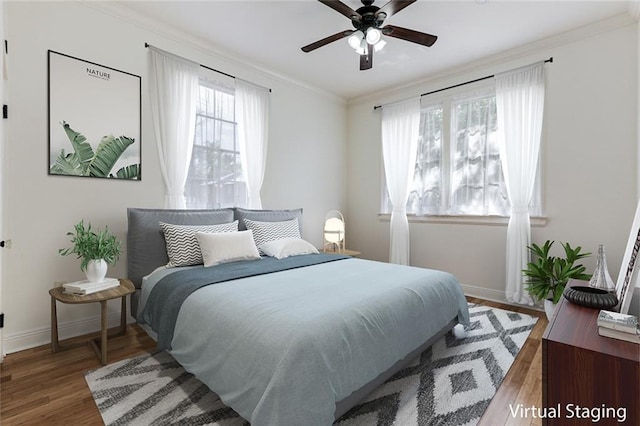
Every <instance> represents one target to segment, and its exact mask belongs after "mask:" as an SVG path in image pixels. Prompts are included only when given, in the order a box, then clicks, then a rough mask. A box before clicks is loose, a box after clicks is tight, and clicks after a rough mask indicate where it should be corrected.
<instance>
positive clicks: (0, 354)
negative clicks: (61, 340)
mask: <svg viewBox="0 0 640 426" xmlns="http://www.w3.org/2000/svg"><path fill="white" fill-rule="evenodd" d="M5 23H6V20H5V2H4V1H2V0H0V44H1V46H0V47H1V49H2V50H1V51H0V103H2V104H3V105H5V104H6V103H7V102H6V99H7V94H6V93H5V89H6V87H5V81H6V79H7V78H8V75H6V74H5V71H6V69H7V64H6V59H7V57H6V50H5V39H6V32H5V29H6V25H5ZM6 121H7V120H5V119H4V118H2V116H0V240H3V239H4V235H3V224H4V217H3V214H2V212H3V211H4V209H3V202H4V179H3V178H4V152H5V149H4V147H5V142H6V137H5V136H6ZM3 251H4V250H3V249H0V313H2V312H4V310H3V309H2V306H3V304H2V277H3V275H4V268H3V265H2V257H3ZM3 340H4V337H3V334H2V328H0V362H2V360H3V359H4V345H3Z"/></svg>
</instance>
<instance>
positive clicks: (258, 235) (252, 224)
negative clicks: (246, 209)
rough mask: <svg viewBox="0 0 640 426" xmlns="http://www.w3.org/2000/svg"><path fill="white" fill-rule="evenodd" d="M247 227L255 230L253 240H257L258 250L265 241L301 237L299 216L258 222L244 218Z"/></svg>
mask: <svg viewBox="0 0 640 426" xmlns="http://www.w3.org/2000/svg"><path fill="white" fill-rule="evenodd" d="M244 224H245V225H246V227H247V229H250V230H252V231H253V240H254V241H255V242H256V247H258V250H262V249H261V248H260V247H262V245H263V244H264V243H268V242H269V241H274V240H282V239H283V238H301V236H300V226H299V225H298V218H294V219H291V220H285V221H282V222H258V221H255V220H249V219H244Z"/></svg>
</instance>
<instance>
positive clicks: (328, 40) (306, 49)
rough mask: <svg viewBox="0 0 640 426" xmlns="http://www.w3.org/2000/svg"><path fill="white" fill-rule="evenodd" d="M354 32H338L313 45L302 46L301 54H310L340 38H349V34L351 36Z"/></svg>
mask: <svg viewBox="0 0 640 426" xmlns="http://www.w3.org/2000/svg"><path fill="white" fill-rule="evenodd" d="M355 31H356V30H345V31H340V32H339V33H336V34H334V35H330V36H329V37H325V38H323V39H322V40H318V41H316V42H315V43H311V44H308V45H306V46H304V47H303V48H302V51H303V52H311V51H312V50H315V49H317V48H319V47H322V46H324V45H327V44H329V43H332V42H334V41H336V40H340V39H341V38H345V37H348V36H350V35H351V34H353V33H354V32H355Z"/></svg>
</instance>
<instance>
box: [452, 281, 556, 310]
mask: <svg viewBox="0 0 640 426" xmlns="http://www.w3.org/2000/svg"><path fill="white" fill-rule="evenodd" d="M460 287H462V291H463V292H464V294H465V295H466V296H470V297H477V298H478V299H484V300H490V301H492V302H499V303H505V304H507V305H511V306H518V307H520V308H522V307H526V308H530V309H533V310H536V311H544V307H542V306H539V305H534V306H528V305H526V306H525V305H519V304H517V303H513V302H509V301H508V300H507V294H506V293H505V292H504V291H503V290H493V289H490V288H485V287H477V286H473V285H469V284H460Z"/></svg>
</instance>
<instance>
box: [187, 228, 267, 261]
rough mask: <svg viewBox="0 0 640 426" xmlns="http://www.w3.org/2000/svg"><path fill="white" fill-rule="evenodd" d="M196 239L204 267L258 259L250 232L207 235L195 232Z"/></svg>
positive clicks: (258, 255)
mask: <svg viewBox="0 0 640 426" xmlns="http://www.w3.org/2000/svg"><path fill="white" fill-rule="evenodd" d="M195 235H196V239H197V240H198V244H199V245H200V251H202V258H203V259H204V266H213V265H219V264H221V263H228V262H236V261H238V260H254V259H260V253H258V249H257V248H256V244H255V243H254V242H253V233H252V232H251V231H239V232H222V233H217V234H208V233H204V232H196V234H195Z"/></svg>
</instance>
